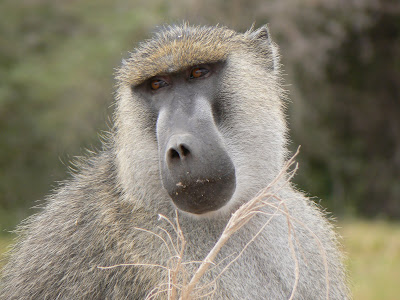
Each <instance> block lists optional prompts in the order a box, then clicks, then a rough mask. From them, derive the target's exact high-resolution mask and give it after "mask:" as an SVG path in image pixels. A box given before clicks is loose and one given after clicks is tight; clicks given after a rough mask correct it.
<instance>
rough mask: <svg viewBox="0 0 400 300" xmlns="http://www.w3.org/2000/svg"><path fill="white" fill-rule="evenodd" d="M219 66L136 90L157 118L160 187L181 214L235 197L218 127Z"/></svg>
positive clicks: (147, 83)
mask: <svg viewBox="0 0 400 300" xmlns="http://www.w3.org/2000/svg"><path fill="white" fill-rule="evenodd" d="M223 65H224V64H223V63H222V62H220V63H213V64H202V65H197V66H193V67H189V68H186V69H185V70H181V71H180V72H175V73H172V74H165V75H158V76H155V77H152V78H150V79H149V80H146V81H145V82H144V83H142V84H141V85H140V86H139V87H136V88H135V89H136V90H137V91H139V92H140V93H141V96H142V100H144V102H145V105H147V106H148V108H149V110H151V111H153V113H154V114H155V115H156V116H157V121H156V135H157V142H158V155H159V162H160V173H161V180H162V185H163V187H164V188H165V189H166V191H167V192H168V194H169V196H170V197H171V199H172V200H173V202H174V203H175V205H176V206H177V207H178V208H180V209H181V210H184V211H187V212H191V213H195V214H202V213H205V212H209V211H214V210H217V209H219V208H221V207H222V206H224V205H225V204H226V203H227V201H228V200H229V199H230V198H231V196H232V195H233V193H234V191H235V185H236V184H235V182H236V178H235V167H234V165H233V162H232V160H231V158H230V157H229V154H228V153H227V151H226V149H225V146H224V143H223V141H222V139H221V134H220V132H219V130H218V127H217V122H218V120H220V119H221V116H219V115H218V114H219V113H220V112H219V111H218V109H216V107H217V106H218V101H219V99H218V92H219V89H220V84H221V80H220V75H221V70H222V69H223Z"/></svg>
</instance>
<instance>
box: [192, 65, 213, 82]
mask: <svg viewBox="0 0 400 300" xmlns="http://www.w3.org/2000/svg"><path fill="white" fill-rule="evenodd" d="M208 72H210V71H209V70H208V69H206V68H200V67H195V68H193V69H192V70H191V71H190V76H189V78H190V79H194V78H200V77H203V76H205V75H206V74H207V73H208Z"/></svg>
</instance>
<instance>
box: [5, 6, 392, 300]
mask: <svg viewBox="0 0 400 300" xmlns="http://www.w3.org/2000/svg"><path fill="white" fill-rule="evenodd" d="M183 20H188V21H189V22H190V23H192V24H217V23H219V24H223V25H227V26H229V27H232V28H234V29H236V30H239V31H244V30H247V29H248V28H249V27H250V26H251V25H252V24H253V23H254V22H255V24H256V27H258V26H261V25H262V24H265V23H268V24H269V26H270V30H271V33H272V35H273V38H274V39H275V41H276V42H277V43H278V44H279V46H280V49H281V54H282V63H283V65H284V74H285V82H286V85H287V86H286V88H287V89H288V91H289V92H290V98H291V102H290V103H288V107H289V108H288V113H289V118H288V119H289V121H290V129H291V140H292V143H291V145H290V146H291V148H292V149H296V148H297V146H298V145H299V144H300V145H302V148H301V153H300V156H299V157H298V160H299V162H300V170H299V172H298V175H297V177H296V182H297V184H298V186H299V188H300V189H302V190H304V191H307V193H308V194H309V195H311V196H317V197H318V198H314V200H315V201H317V202H319V203H320V204H321V205H322V206H323V207H326V208H327V210H328V211H330V212H333V215H334V216H336V217H338V218H339V220H340V222H339V224H340V226H341V227H343V229H342V230H341V232H342V234H343V236H344V247H345V251H347V252H348V253H349V260H348V264H349V271H350V275H351V277H352V282H353V283H352V286H353V291H354V297H355V299H398V297H399V296H398V295H399V294H400V286H399V284H398V280H399V278H400V271H399V270H400V242H399V240H400V225H399V222H398V220H399V218H400V3H399V1H397V0H393V1H390V0H385V1H383V0H349V1H346V0H302V1H300V0H275V1H267V0H232V1H226V0H213V1H211V0H205V1H194V0H186V1H184V0H176V1H162V0H147V1H142V0H136V1H135V0H129V1H128V0H118V1H106V0H97V1H89V0H87V1H84V0H80V1H79V0H69V1H56V0H19V1H14V0H2V1H1V2H0V79H1V80H0V252H2V251H4V249H5V246H6V245H8V244H9V243H10V241H11V238H12V236H11V235H10V234H9V231H11V230H13V229H14V228H15V226H16V224H18V223H19V222H20V221H21V220H22V219H24V218H25V217H27V216H28V215H30V214H32V213H34V212H36V211H37V209H35V208H33V209H32V207H34V206H38V205H39V206H40V205H42V204H43V198H44V196H45V195H46V194H48V193H49V191H50V190H51V189H52V188H54V187H55V186H56V185H57V182H58V181H61V180H63V179H65V178H67V177H68V173H67V168H68V165H69V161H70V160H71V159H72V158H73V157H74V156H76V155H82V154H85V153H86V149H91V150H95V149H96V148H98V147H100V145H101V144H100V142H99V136H98V134H99V133H101V132H102V131H103V130H107V123H108V124H109V123H110V119H109V118H110V117H109V116H111V114H112V110H113V107H112V103H113V91H114V87H113V85H114V81H113V72H114V69H115V68H117V67H118V66H119V64H120V61H121V59H122V58H124V57H126V56H127V54H128V52H129V51H130V50H132V49H133V48H134V47H135V45H137V43H138V42H139V41H140V40H143V39H145V38H148V37H150V36H151V32H152V31H154V30H155V28H156V26H157V25H163V24H166V23H179V22H182V21H183ZM319 199H323V200H319ZM396 282H397V283H396Z"/></svg>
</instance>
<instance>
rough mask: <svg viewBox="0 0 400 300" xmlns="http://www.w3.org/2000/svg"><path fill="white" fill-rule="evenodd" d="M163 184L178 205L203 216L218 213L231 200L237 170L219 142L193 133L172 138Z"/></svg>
mask: <svg viewBox="0 0 400 300" xmlns="http://www.w3.org/2000/svg"><path fill="white" fill-rule="evenodd" d="M162 160H163V163H162V170H161V177H162V183H163V186H164V188H165V189H166V190H167V192H168V194H169V195H170V197H171V198H172V200H173V202H174V203H175V205H176V206H177V207H178V208H179V209H181V210H184V211H187V212H190V213H194V214H203V213H206V212H210V211H215V210H218V209H219V208H221V207H223V206H224V205H225V204H226V203H227V202H228V201H229V200H230V198H231V197H232V195H233V193H234V191H235V187H236V177H235V168H234V165H233V163H232V160H231V159H230V157H229V155H228V153H227V152H226V151H225V150H224V149H223V148H222V146H221V145H220V143H219V142H218V141H217V140H213V139H212V138H211V140H210V137H207V140H202V139H199V138H196V137H195V136H194V135H193V134H190V133H183V134H182V133H181V134H175V135H173V136H171V137H170V138H169V140H168V142H167V146H166V148H165V151H164V157H163V159H162Z"/></svg>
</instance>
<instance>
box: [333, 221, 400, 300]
mask: <svg viewBox="0 0 400 300" xmlns="http://www.w3.org/2000/svg"><path fill="white" fill-rule="evenodd" d="M341 226H342V228H341V230H340V233H341V234H342V236H343V238H344V241H343V242H344V247H345V251H346V252H347V254H348V260H347V265H348V270H349V274H350V280H351V285H352V287H351V288H352V292H353V297H354V299H355V300H396V299H400V296H399V295H400V223H386V222H365V221H356V222H344V223H342V224H341Z"/></svg>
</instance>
